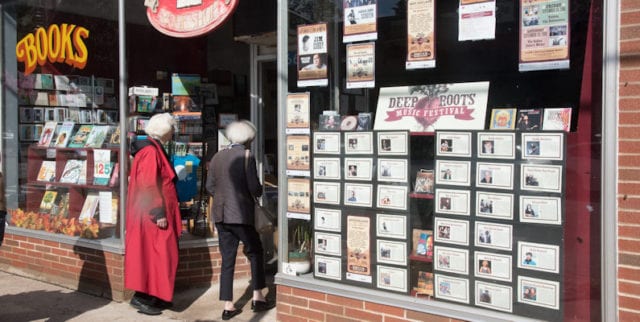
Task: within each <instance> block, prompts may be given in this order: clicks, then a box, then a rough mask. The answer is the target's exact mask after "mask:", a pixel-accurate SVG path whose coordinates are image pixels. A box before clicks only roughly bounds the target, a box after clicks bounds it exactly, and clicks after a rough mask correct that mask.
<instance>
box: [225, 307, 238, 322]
mask: <svg viewBox="0 0 640 322" xmlns="http://www.w3.org/2000/svg"><path fill="white" fill-rule="evenodd" d="M240 313H242V310H241V309H235V310H232V311H228V310H224V311H222V319H223V320H225V321H226V320H229V319H231V318H232V317H234V316H236V315H238V314H240Z"/></svg>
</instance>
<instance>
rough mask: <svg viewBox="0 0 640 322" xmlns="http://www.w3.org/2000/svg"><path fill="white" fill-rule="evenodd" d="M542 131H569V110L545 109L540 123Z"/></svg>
mask: <svg viewBox="0 0 640 322" xmlns="http://www.w3.org/2000/svg"><path fill="white" fill-rule="evenodd" d="M542 129H543V130H544V131H565V132H569V131H570V130H571V108H570V107H560V108H545V109H544V118H543V121H542Z"/></svg>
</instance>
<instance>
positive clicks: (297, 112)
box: [286, 92, 311, 134]
mask: <svg viewBox="0 0 640 322" xmlns="http://www.w3.org/2000/svg"><path fill="white" fill-rule="evenodd" d="M309 97H310V93H309V92H305V93H289V94H287V129H286V133H287V134H300V133H309V127H310V124H311V123H310V121H309V117H310V116H309Z"/></svg>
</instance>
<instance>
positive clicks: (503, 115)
mask: <svg viewBox="0 0 640 322" xmlns="http://www.w3.org/2000/svg"><path fill="white" fill-rule="evenodd" d="M515 127H516V109H515V108H493V109H491V122H490V123H489V129H491V130H513V129H515Z"/></svg>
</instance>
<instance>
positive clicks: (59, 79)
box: [53, 75, 71, 91]
mask: <svg viewBox="0 0 640 322" xmlns="http://www.w3.org/2000/svg"><path fill="white" fill-rule="evenodd" d="M53 80H54V82H55V85H56V89H57V90H59V91H68V90H70V89H71V88H70V86H69V78H68V77H67V76H65V75H54V76H53Z"/></svg>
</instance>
